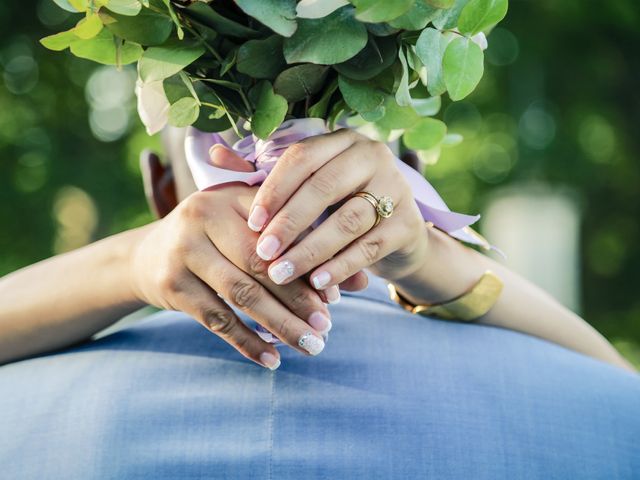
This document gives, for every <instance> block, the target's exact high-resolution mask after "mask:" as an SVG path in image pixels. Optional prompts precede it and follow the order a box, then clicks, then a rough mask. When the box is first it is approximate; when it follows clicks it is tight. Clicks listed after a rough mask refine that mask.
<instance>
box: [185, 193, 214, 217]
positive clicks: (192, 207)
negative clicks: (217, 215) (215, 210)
mask: <svg viewBox="0 0 640 480" xmlns="http://www.w3.org/2000/svg"><path fill="white" fill-rule="evenodd" d="M180 213H181V214H182V217H183V218H185V219H186V220H189V221H194V220H201V219H203V218H204V217H205V216H207V215H208V214H210V213H211V205H210V203H209V198H208V196H207V195H206V193H205V192H195V193H193V194H191V195H189V197H187V198H186V199H185V200H184V202H182V203H181V209H180Z"/></svg>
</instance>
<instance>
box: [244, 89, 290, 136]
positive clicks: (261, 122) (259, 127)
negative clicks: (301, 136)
mask: <svg viewBox="0 0 640 480" xmlns="http://www.w3.org/2000/svg"><path fill="white" fill-rule="evenodd" d="M254 92H255V93H254V96H255V98H257V101H256V110H255V112H254V114H253V116H252V118H251V131H252V132H253V133H254V134H255V135H256V136H257V137H258V138H261V139H263V140H265V139H266V138H267V137H268V136H269V135H271V134H272V133H273V132H274V131H275V130H276V128H278V127H279V126H280V124H281V123H282V121H283V120H284V117H285V115H286V114H287V107H288V104H287V101H286V100H285V99H284V97H282V96H280V95H278V94H276V93H275V92H274V91H273V88H272V87H271V83H269V81H268V80H261V81H260V82H259V83H258V84H257V85H256V86H255V87H254Z"/></svg>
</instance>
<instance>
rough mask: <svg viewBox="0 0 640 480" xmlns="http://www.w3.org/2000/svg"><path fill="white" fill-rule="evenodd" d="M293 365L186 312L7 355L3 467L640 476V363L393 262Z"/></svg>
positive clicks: (27, 470) (198, 474) (143, 474)
mask: <svg viewBox="0 0 640 480" xmlns="http://www.w3.org/2000/svg"><path fill="white" fill-rule="evenodd" d="M333 320H334V321H333V323H334V328H333V330H332V331H331V335H330V339H329V342H328V344H327V347H326V348H325V350H324V351H323V352H322V353H321V354H320V355H319V356H318V357H304V356H302V355H300V354H299V353H297V352H295V351H293V350H292V349H289V348H288V347H284V348H282V349H281V354H282V366H281V367H280V369H279V370H277V371H276V372H271V371H269V370H265V369H262V368H260V367H258V366H256V365H254V364H252V363H251V362H249V361H248V360H246V359H244V358H242V357H241V356H240V355H239V354H237V353H236V352H235V351H234V350H233V349H232V348H231V347H229V346H228V345H227V344H226V343H224V342H223V341H221V340H220V339H218V338H217V337H215V336H214V335H211V334H210V333H208V332H206V331H205V330H204V329H203V328H202V327H200V326H199V325H197V324H196V323H195V322H194V321H193V320H192V319H190V318H188V317H187V316H185V315H183V314H180V313H175V312H164V313H160V314H157V315H154V316H152V317H150V318H148V319H145V320H143V321H142V322H141V323H139V324H138V325H135V326H133V327H130V328H127V329H125V330H122V331H120V332H118V333H115V334H112V335H110V336H108V337H105V338H103V339H101V340H98V341H95V342H92V343H89V344H86V345H83V346H81V347H79V348H74V349H70V350H67V351H64V352H61V353H57V354H53V355H48V356H43V357H39V358H34V359H30V360H26V361H22V362H18V363H14V364H11V365H7V366H4V367H2V368H0V478H3V479H4V478H7V479H44V478H46V479H58V478H59V479H107V478H113V479H129V478H149V479H183V478H189V479H191V478H194V479H195V478H203V479H208V478H211V479H218V478H230V479H245V478H247V479H249V478H250V479H294V478H295V479H299V478H306V479H321V478H322V479H325V478H326V479H354V480H355V479H371V478H380V479H387V478H397V479H415V478H436V479H449V478H451V479H502V478H508V479H526V478H536V479H553V478H557V479H570V478H576V479H596V478H597V479H632V478H640V380H639V377H638V376H636V375H633V374H630V373H627V372H624V371H622V370H619V369H616V368H614V367H610V366H608V365H605V364H603V363H600V362H598V361H596V360H592V359H590V358H587V357H585V356H582V355H579V354H577V353H573V352H570V351H568V350H565V349H563V348H561V347H558V346H555V345H552V344H550V343H547V342H544V341H542V340H538V339H535V338H532V337H529V336H526V335H521V334H518V333H514V332H510V331H506V330H501V329H498V328H492V327H486V326H477V325H465V324H458V323H450V322H441V321H436V320H430V319H426V318H422V317H415V316H412V315H410V314H408V313H406V312H404V311H403V310H402V309H401V308H400V307H398V306H397V305H395V304H393V302H391V301H390V300H389V299H388V295H387V294H386V292H385V287H384V284H383V283H382V281H380V280H379V279H373V282H372V286H371V287H370V288H369V289H368V290H367V291H366V292H365V293H364V294H359V295H355V296H349V295H344V296H343V300H342V302H341V303H340V304H338V305H336V306H335V308H333Z"/></svg>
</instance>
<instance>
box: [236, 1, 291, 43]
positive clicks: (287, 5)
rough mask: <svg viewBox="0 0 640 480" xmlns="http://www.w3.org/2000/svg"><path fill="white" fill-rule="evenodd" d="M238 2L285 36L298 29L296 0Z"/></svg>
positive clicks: (247, 11)
mask: <svg viewBox="0 0 640 480" xmlns="http://www.w3.org/2000/svg"><path fill="white" fill-rule="evenodd" d="M236 4H237V5H238V6H239V7H240V8H241V9H242V10H243V11H244V13H246V14H247V15H250V16H252V17H253V18H255V19H256V20H258V21H259V22H261V23H263V24H265V25H266V26H267V27H269V28H270V29H271V30H273V31H274V32H276V33H278V34H280V35H282V36H283V37H290V36H291V35H293V32H295V31H296V28H297V26H298V24H297V23H296V0H236Z"/></svg>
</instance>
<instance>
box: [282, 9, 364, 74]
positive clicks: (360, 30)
mask: <svg viewBox="0 0 640 480" xmlns="http://www.w3.org/2000/svg"><path fill="white" fill-rule="evenodd" d="M366 44H367V29H366V28H365V27H364V25H363V24H362V23H361V22H359V21H357V20H356V19H355V17H354V16H353V8H351V7H349V6H345V7H342V8H340V9H338V10H336V11H335V12H333V13H331V14H330V15H328V16H326V17H323V18H318V19H299V20H298V29H297V30H296V32H295V33H294V34H293V35H292V36H291V37H289V38H285V39H284V57H285V59H286V60H287V63H298V62H308V63H317V64H321V65H332V64H335V63H340V62H344V61H346V60H349V59H350V58H352V57H353V56H355V55H356V54H357V53H358V52H359V51H360V50H362V49H363V48H364V46H365V45H366Z"/></svg>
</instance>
